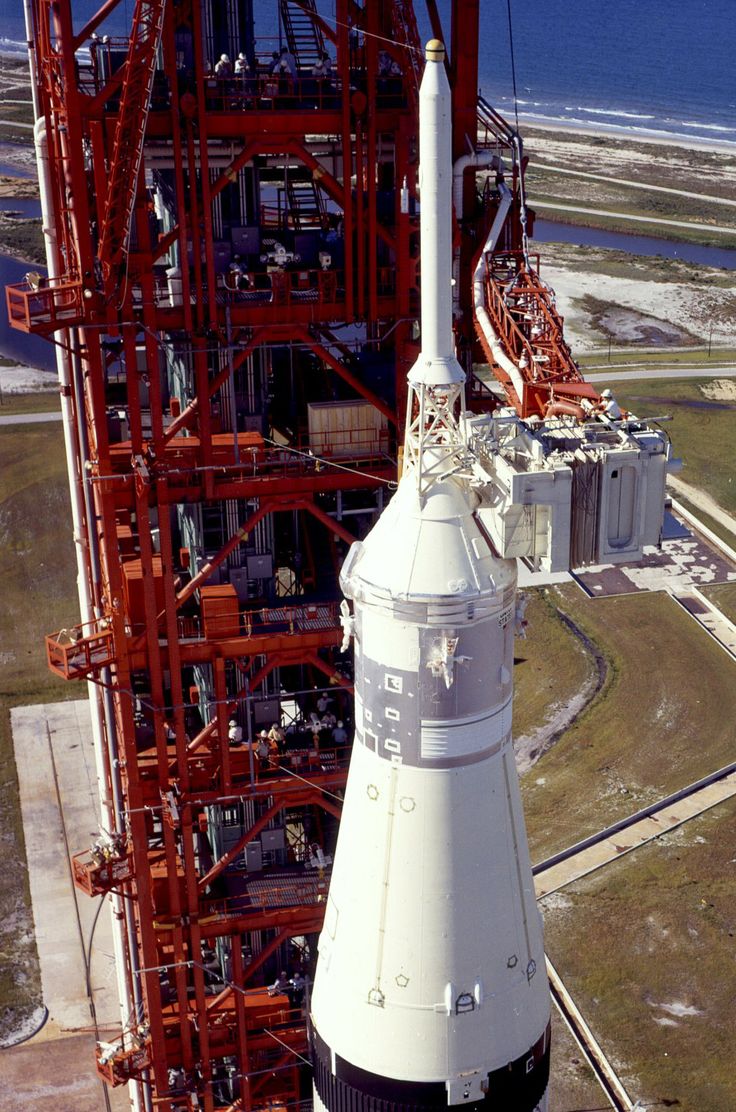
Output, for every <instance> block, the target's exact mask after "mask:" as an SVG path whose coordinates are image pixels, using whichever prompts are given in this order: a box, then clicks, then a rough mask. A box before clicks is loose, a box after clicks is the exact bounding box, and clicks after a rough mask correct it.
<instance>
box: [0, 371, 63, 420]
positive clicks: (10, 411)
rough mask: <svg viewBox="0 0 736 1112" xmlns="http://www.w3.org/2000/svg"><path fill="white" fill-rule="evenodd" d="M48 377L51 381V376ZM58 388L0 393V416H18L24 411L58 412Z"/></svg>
mask: <svg viewBox="0 0 736 1112" xmlns="http://www.w3.org/2000/svg"><path fill="white" fill-rule="evenodd" d="M49 379H51V381H52V382H53V379H52V376H51V375H49ZM58 412H59V392H58V390H48V391H47V390H44V391H40V390H39V391H38V393H33V394H8V393H2V395H0V417H19V416H23V415H24V414H26V413H58Z"/></svg>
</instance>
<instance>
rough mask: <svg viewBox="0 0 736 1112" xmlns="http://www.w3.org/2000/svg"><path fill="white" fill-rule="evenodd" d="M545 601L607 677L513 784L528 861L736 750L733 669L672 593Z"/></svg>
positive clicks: (555, 594) (563, 591)
mask: <svg viewBox="0 0 736 1112" xmlns="http://www.w3.org/2000/svg"><path fill="white" fill-rule="evenodd" d="M551 597H552V599H553V600H554V601H556V603H557V604H558V605H559V606H560V607H561V609H563V610H564V611H565V612H566V613H568V614H569V615H570V616H571V617H572V618H573V619H574V621H575V622H576V623H577V624H578V626H579V627H580V628H581V629H583V630H584V631H585V633H586V634H587V635H588V636H589V637H590V639H591V640H592V641H593V642H594V643H595V644H597V645H598V647H599V649H600V650H601V651H602V653H603V654H604V656H605V658H606V661H607V665H608V676H607V679H606V683H605V685H604V687H603V688H602V690H601V691H600V692H599V694H598V696H597V697H596V699H595V700H594V701H593V703H592V704H591V705H590V706H589V707H588V709H587V711H586V712H585V713H583V714H582V715H581V716H580V718H579V719H578V720H577V722H575V724H574V725H573V726H572V727H571V728H570V729H569V730H567V731H566V733H565V734H564V736H563V737H562V738H561V739H560V740H559V741H558V742H557V743H556V745H555V746H554V747H553V748H552V749H551V750H550V751H549V752H548V753H546V754H545V755H544V756H543V757H542V758H541V759H540V760H539V761H538V763H537V764H536V765H535V766H534V768H533V769H532V770H531V771H530V772H529V773H527V774H526V775H525V776H524V777H523V778H522V793H523V796H524V806H525V811H526V816H527V824H528V831H529V842H530V846H531V851H532V859H533V860H535V861H538V860H541V859H543V858H545V857H547V856H548V855H549V854H550V853H554V852H555V851H557V850H560V849H563V848H564V847H565V846H567V845H570V844H572V843H573V842H575V841H577V840H578V839H580V838H582V837H584V836H585V835H587V834H591V833H594V832H595V831H597V830H599V829H601V828H602V827H604V826H606V825H608V824H609V823H610V822H613V821H615V820H616V819H618V818H622V817H624V816H625V815H628V814H630V813H631V812H633V811H636V810H638V809H639V808H640V807H643V806H645V805H646V804H648V803H651V802H654V800H655V799H658V798H660V797H661V796H663V795H666V794H668V793H669V792H672V791H675V790H676V789H677V788H680V787H683V786H684V785H685V784H688V783H690V782H691V781H693V780H696V779H698V778H699V777H700V776H703V775H705V774H706V773H707V772H710V771H712V770H713V769H716V768H719V767H721V766H722V765H725V764H727V763H728V761H730V760H733V755H734V750H733V721H734V719H735V718H736V664H735V663H734V662H733V661H731V660H730V659H729V658H728V657H727V656H726V654H725V653H724V652H723V650H722V649H721V648H720V647H719V646H718V645H717V644H716V643H715V642H714V641H712V640H711V639H710V638H709V637H708V636H707V635H706V634H705V633H704V632H703V631H702V630H701V629H699V627H698V626H697V624H696V623H695V622H693V620H692V619H691V618H690V617H689V616H688V615H687V614H686V613H685V612H684V611H682V610H680V609H679V608H678V607H677V606H676V604H675V603H674V602H673V601H672V600H671V599H670V598H668V597H667V596H666V595H663V594H657V595H655V594H644V593H643V594H637V595H627V596H621V597H613V598H600V599H588V598H587V597H586V596H585V595H583V593H582V592H581V591H580V590H579V588H578V587H575V586H572V585H565V586H562V587H555V588H553V589H552V590H551ZM551 667H553V665H551Z"/></svg>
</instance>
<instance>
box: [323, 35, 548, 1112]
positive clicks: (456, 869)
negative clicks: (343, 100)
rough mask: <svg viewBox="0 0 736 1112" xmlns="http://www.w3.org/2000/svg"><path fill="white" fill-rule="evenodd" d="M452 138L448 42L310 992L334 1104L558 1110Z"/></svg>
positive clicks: (427, 108) (362, 566) (429, 118)
mask: <svg viewBox="0 0 736 1112" xmlns="http://www.w3.org/2000/svg"><path fill="white" fill-rule="evenodd" d="M450 131H451V122H450V88H449V85H448V82H447V77H446V75H445V68H444V48H443V47H442V44H441V43H439V42H437V41H436V40H433V41H432V42H431V43H429V45H428V47H427V65H426V68H425V73H424V78H423V81H422V86H421V91H420V158H421V202H422V204H421V247H422V256H421V267H422V353H421V355H420V356H419V359H418V360H417V363H416V364H415V366H414V367H413V368H412V370H411V372H410V374H409V386H410V391H409V407H408V416H407V427H406V445H405V467H404V474H403V476H402V478H401V481H400V483H399V489H398V491H397V493H396V495H395V496H394V498H393V500H392V501H391V503H390V504H389V506H388V507H387V509H386V510H385V511H384V513H383V515H382V516H381V518H380V520H379V521H378V523H377V524H376V526H375V527H374V529H373V530H372V532H371V533H370V534H369V536H368V537H367V538H366V539H365V541H364V542H362V543H357V544H355V545H353V547H352V549H351V551H350V553H349V555H348V558H347V560H346V563H345V566H344V568H343V571H342V576H341V584H342V587H343V590H344V592H345V594H346V595H347V597H348V598H350V599H352V601H353V616H352V617H351V618H346V626H347V627H348V630H349V631H350V632H353V633H354V637H355V742H354V747H353V755H352V761H351V766H350V774H349V778H348V785H347V792H346V797H345V805H344V809H343V816H342V821H341V824H340V831H339V836H338V844H337V850H336V854H335V863H334V867H333V873H332V880H331V885H330V891H329V896H328V900H327V908H326V914H325V921H324V927H323V930H322V933H321V936H320V942H319V960H318V964H317V973H316V977H315V983H314V990H313V993H312V999H311V1035H312V1048H313V1061H314V1104H315V1109H317V1110H322V1109H325V1110H327V1112H343V1110H345V1112H347V1110H350V1112H360V1110H361V1109H366V1110H370V1112H375V1110H376V1109H381V1112H391V1110H393V1109H397V1110H406V1112H408V1110H409V1109H411V1110H412V1112H422V1110H423V1109H438V1108H444V1107H447V1106H454V1105H460V1104H462V1105H466V1106H470V1107H472V1108H475V1107H476V1106H478V1107H479V1106H480V1105H481V1104H483V1107H484V1108H488V1109H489V1110H490V1109H493V1110H497V1112H511V1110H513V1112H534V1110H539V1112H545V1110H546V1107H547V1097H546V1093H547V1082H548V1075H549V1022H550V997H549V989H548V985H547V978H546V972H545V963H544V949H543V941H542V927H541V919H540V915H539V911H538V909H537V906H536V900H535V895H534V886H533V881H532V873H531V866H530V862H529V851H528V847H527V840H526V833H525V829H524V820H523V816H522V809H521V801H520V795H519V784H518V777H517V773H516V767H515V764H514V755H513V750H512V745H511V697H512V666H513V631H514V609H515V607H514V601H515V594H516V567H515V563H514V562H512V561H510V560H503V559H501V558H499V557H498V556H497V555H496V553H495V551H494V549H493V547H492V545H491V542H490V540H489V538H488V535H487V534H486V532H485V530H484V528H483V526H482V525H481V523H480V521H479V519H478V518H477V516H476V514H475V512H474V511H475V508H476V504H477V495H476V494H475V493H474V492H473V490H472V488H471V485H470V481H469V478H468V475H469V471H468V468H467V456H468V449H467V445H466V444H465V442H464V438H463V434H462V431H461V426H460V423H459V421H458V416H459V414H460V412H462V410H463V408H464V382H465V375H464V373H463V371H462V368H461V367H460V365H459V363H458V361H457V359H456V357H455V354H454V344H453V336H452V289H451V262H452V240H451V234H452V209H451V205H452V161H451V146H450ZM376 1101H384V1102H386V1103H384V1104H377V1103H376Z"/></svg>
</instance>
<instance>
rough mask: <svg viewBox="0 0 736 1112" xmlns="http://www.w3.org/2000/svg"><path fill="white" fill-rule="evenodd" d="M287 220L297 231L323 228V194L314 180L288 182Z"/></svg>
mask: <svg viewBox="0 0 736 1112" xmlns="http://www.w3.org/2000/svg"><path fill="white" fill-rule="evenodd" d="M286 202H287V222H288V225H289V227H291V228H293V229H294V231H295V232H304V231H308V230H309V229H312V228H321V227H322V222H323V218H324V214H325V207H324V201H323V199H322V194H321V192H320V190H319V189H318V188H317V186H316V185H315V184H314V182H313V181H312V180H311V179H310V180H309V181H292V180H291V179H290V180H289V181H288V182H287V184H286Z"/></svg>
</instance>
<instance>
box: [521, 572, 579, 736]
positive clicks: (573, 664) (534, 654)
mask: <svg viewBox="0 0 736 1112" xmlns="http://www.w3.org/2000/svg"><path fill="white" fill-rule="evenodd" d="M527 597H528V599H529V604H528V606H527V610H526V618H527V621H528V623H529V626H528V633H527V636H526V638H525V639H523V640H522V639H517V641H516V647H515V655H514V665H515V666H514V726H513V729H514V737H521V736H522V735H523V734H528V733H530V732H531V731H532V730H534V729H535V728H536V727H539V726H540V725H541V724H542V723H544V722H546V721H547V720H548V719H550V718H551V717H552V715H553V714H554V712H555V709H556V708H558V707H560V706H561V705H563V706H564V704H565V703H567V702H568V701H569V700H570V699H571V698H572V697H573V696H574V695H576V694H577V693H578V692H579V691H580V689H581V687H583V686H584V685H585V684H586V682H588V681H589V680H590V679H591V677H592V675H593V670H594V669H593V663H592V661H591V659H590V656H589V654H588V653H587V652H586V650H585V648H584V646H583V645H582V644H581V642H580V641H579V640H577V638H576V637H574V636H573V634H572V633H571V632H570V630H569V629H568V628H567V626H566V625H564V623H563V622H562V620H561V619H560V616H559V614H558V612H557V609H556V607H555V605H554V602H553V600H552V598H551V597H550V593H549V591H547V590H536V589H535V590H532V591H528V592H527ZM551 661H554V669H552V668H551V667H550V663H551Z"/></svg>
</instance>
